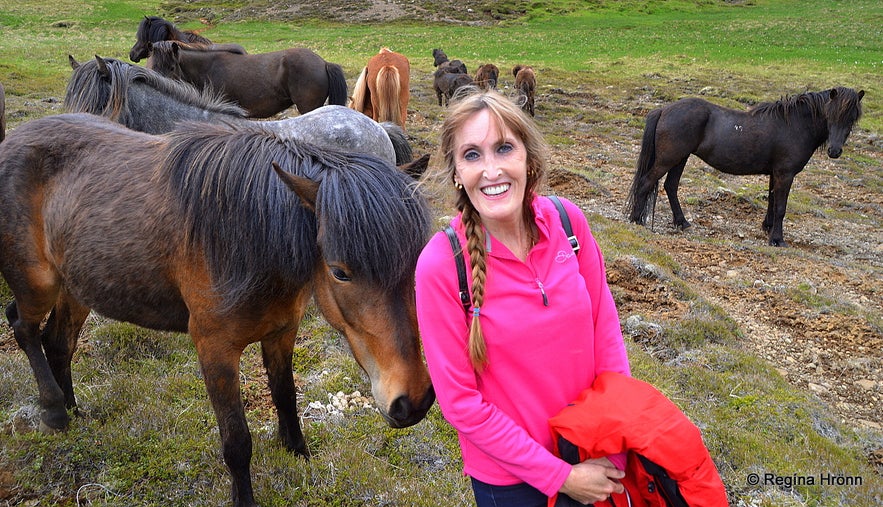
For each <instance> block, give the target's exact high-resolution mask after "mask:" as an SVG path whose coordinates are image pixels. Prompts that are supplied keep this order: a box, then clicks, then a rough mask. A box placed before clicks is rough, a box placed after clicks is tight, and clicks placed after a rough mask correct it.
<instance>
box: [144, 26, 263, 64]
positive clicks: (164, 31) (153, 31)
mask: <svg viewBox="0 0 883 507" xmlns="http://www.w3.org/2000/svg"><path fill="white" fill-rule="evenodd" d="M135 39H136V40H135V44H134V45H133V46H132V49H130V50H129V59H131V60H132V61H133V62H140V61H141V60H142V59H143V58H147V57H148V56H150V44H152V43H154V42H159V41H162V40H176V41H179V42H184V43H186V44H194V45H202V46H206V47H211V48H213V49H218V50H222V51H233V52H238V53H241V54H246V53H247V52H246V51H245V48H243V47H242V46H240V45H239V44H215V43H213V42H212V41H210V40H208V39H206V38H205V37H203V36H202V35H199V34H198V33H196V32H193V31H190V30H186V31H182V30H179V29H178V27H176V26H175V25H174V23H172V22H171V21H167V20H165V19H163V18H161V17H159V16H144V19H142V20H141V23H139V24H138V31H137V32H136V33H135Z"/></svg>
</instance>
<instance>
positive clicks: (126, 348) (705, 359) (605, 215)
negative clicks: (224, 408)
mask: <svg viewBox="0 0 883 507" xmlns="http://www.w3.org/2000/svg"><path fill="white" fill-rule="evenodd" d="M144 15H161V16H163V17H166V18H167V19H171V20H174V21H175V22H176V23H178V24H179V26H180V27H181V28H183V29H193V30H199V31H200V32H201V33H202V34H203V35H204V36H207V37H209V38H210V39H212V40H214V41H216V42H236V43H239V44H242V45H243V46H245V47H246V48H247V49H248V50H249V51H250V52H263V51H272V50H277V49H282V48H287V47H295V46H302V47H309V48H312V49H313V50H315V51H316V52H317V53H319V54H320V55H321V56H323V57H324V58H325V59H327V60H329V61H333V62H337V63H340V64H341V65H342V66H343V67H344V70H345V72H346V75H347V78H348V79H349V81H350V85H352V83H353V82H354V80H355V77H356V75H357V73H358V71H359V70H360V69H361V66H362V65H363V64H364V61H365V60H366V59H367V58H368V57H369V56H371V55H373V54H374V53H376V51H377V49H378V48H379V47H381V46H388V47H391V48H392V49H395V50H396V51H399V52H402V53H404V54H405V55H406V56H408V57H409V58H410V59H411V65H412V85H411V87H412V98H411V104H410V107H409V110H410V114H409V132H408V133H409V137H410V139H411V141H412V143H413V144H414V147H415V151H417V152H418V153H423V152H430V151H432V149H433V148H434V147H435V143H436V136H437V126H438V124H439V122H440V120H441V119H442V118H443V116H444V110H443V109H442V108H440V107H438V106H437V105H436V103H435V95H434V93H433V92H432V89H431V72H432V70H433V67H432V58H431V56H430V54H431V51H432V49H433V48H436V47H440V48H443V49H444V50H445V51H446V52H447V53H448V54H449V55H451V56H452V57H459V58H462V59H463V60H464V61H465V62H467V64H468V65H469V69H470V71H471V70H473V69H474V68H476V67H477V65H478V64H481V63H486V62H493V63H496V64H497V65H498V66H499V67H500V68H501V69H509V68H511V66H512V65H514V64H516V63H527V64H531V65H533V66H534V67H535V68H536V69H537V70H538V74H539V76H540V102H539V106H538V110H539V113H538V122H539V123H540V124H541V127H542V129H543V131H544V132H545V134H546V135H547V137H548V138H549V140H550V142H551V143H552V145H553V165H556V166H560V167H561V168H563V169H566V170H562V171H561V172H560V173H556V174H555V175H554V176H555V177H554V178H552V181H551V182H550V185H551V186H552V188H553V189H554V190H556V191H557V192H558V193H560V194H562V195H565V196H568V197H570V198H572V199H573V200H574V201H576V202H578V203H579V204H580V205H581V206H583V208H584V209H585V210H586V213H587V215H589V217H590V221H591V223H592V227H593V230H594V231H595V233H596V235H597V236H598V238H599V241H600V242H601V246H602V249H603V251H604V253H605V258H606V260H607V263H608V275H609V276H610V277H611V286H612V290H613V291H614V296H615V298H616V300H617V305H618V306H619V308H620V313H621V320H622V323H623V329H624V334H625V335H626V337H627V342H628V343H627V345H628V349H629V354H630V358H631V361H632V364H633V372H634V374H635V375H636V376H637V377H639V378H642V379H645V380H647V381H650V382H652V383H653V384H654V385H656V386H657V387H658V388H659V389H660V390H662V391H663V392H664V393H665V394H667V395H668V396H669V397H670V398H672V399H673V400H674V401H675V402H676V403H677V404H678V405H679V406H680V407H681V408H682V409H683V410H684V411H685V412H686V413H687V414H688V415H689V416H690V417H691V419H692V420H693V421H695V422H696V423H697V425H698V426H699V427H700V428H701V429H702V431H703V436H704V438H705V440H706V443H707V445H708V447H709V450H710V451H711V453H712V456H713V457H714V459H715V462H716V464H717V465H718V468H719V470H720V472H721V475H722V477H723V479H724V482H725V484H726V486H727V489H728V493H729V494H730V498H731V501H732V504H733V505H740V506H770V507H772V506H832V507H833V506H841V505H850V506H859V507H862V506H876V505H879V504H881V503H883V479H881V476H880V473H881V470H883V431H881V428H883V417H881V416H880V410H879V407H880V406H881V404H883V382H881V381H880V380H879V379H880V374H881V373H880V372H881V369H883V360H881V357H880V349H881V347H883V317H881V315H883V308H881V303H880V301H881V300H883V298H881V294H883V282H881V281H880V280H881V279H883V263H881V261H880V260H879V259H880V255H881V251H880V245H883V232H881V231H883V227H881V216H883V204H881V203H883V197H881V196H883V174H881V172H880V167H881V164H883V141H881V138H880V132H881V131H883V99H881V97H883V79H881V77H880V76H881V75H883V53H881V48H883V28H881V27H883V6H881V5H880V3H879V2H878V1H873V0H857V1H851V2H830V1H824V0H809V1H797V0H794V1H792V0H783V1H771V0H745V1H738V0H735V1H734V0H726V1H725V0H697V1H684V0H658V1H653V0H649V1H637V0H629V1H620V2H614V1H606V0H598V1H591V2H586V1H574V0H550V1H545V2H528V1H516V0H510V1H506V2H482V1H472V0H467V1H465V2H447V1H436V0H415V1H412V2H404V1H402V2H398V1H396V0H393V1H392V2H387V1H386V0H379V1H367V0H366V1H357V2H350V1H347V2H344V1H336V0H334V1H330V2H321V3H319V2H316V3H315V5H306V6H305V5H301V4H300V3H294V2H292V3H280V2H272V1H261V0H256V1H248V2H246V1H226V2H208V1H205V2H203V1H166V2H160V1H144V0H124V1H114V2H110V1H94V2H88V3H84V2H79V1H73V0H54V1H51V2H50V1H48V0H34V1H21V2H5V3H3V4H2V5H0V83H3V85H4V86H5V88H6V95H7V116H8V121H9V129H10V130H14V129H15V128H16V127H17V126H18V125H20V124H21V123H23V122H25V121H28V120H30V119H33V118H37V117H40V116H44V115H47V114H54V113H58V112H61V106H60V103H61V100H62V98H63V93H64V87H65V84H66V81H67V78H68V76H69V75H70V67H69V66H68V61H67V55H68V54H72V55H73V56H75V57H76V58H77V59H79V60H85V59H88V58H91V57H92V55H95V54H98V55H101V56H106V57H115V58H120V59H124V60H127V59H128V52H129V49H130V48H131V46H132V44H133V43H134V34H135V29H136V27H137V24H138V22H139V20H140V19H141V18H142V17H143V16H144ZM507 78H508V76H507ZM507 83H508V79H507V80H504V84H507ZM837 85H842V86H848V87H853V88H856V89H859V88H861V89H864V90H865V91H866V96H865V99H864V101H863V104H864V116H863V118H862V120H861V122H860V123H859V125H858V127H857V128H856V130H855V131H854V133H853V135H852V136H851V137H850V142H849V143H848V145H847V147H846V149H845V153H844V157H843V158H842V159H840V160H838V161H836V162H830V161H827V160H823V159H822V157H820V156H816V157H814V161H813V162H812V164H811V167H808V168H807V170H806V173H807V174H804V175H801V176H799V177H798V180H799V181H800V182H801V183H802V185H795V187H796V188H795V190H794V192H793V194H792V200H791V201H789V211H788V212H789V217H793V219H792V220H791V221H789V222H786V239H789V240H791V238H792V237H793V238H794V246H793V247H792V248H789V249H773V248H770V247H766V245H765V239H764V238H763V236H762V234H760V233H758V232H757V231H756V230H755V229H757V225H758V224H759V222H760V220H761V219H762V213H763V210H764V209H765V206H766V204H765V195H764V193H765V188H766V187H765V185H766V183H765V181H763V180H756V181H755V180H744V179H736V178H729V177H726V176H721V175H719V174H717V173H716V172H714V171H712V170H710V169H707V168H704V167H701V165H691V166H690V167H689V168H688V171H687V172H685V180H688V179H689V180H690V181H685V182H684V186H685V187H687V188H686V189H685V193H684V202H685V208H687V207H689V208H691V210H692V213H694V214H695V215H696V216H697V217H698V219H697V220H694V222H695V223H696V227H694V228H693V229H695V230H696V231H698V232H690V233H688V234H682V235H680V234H678V235H676V234H674V233H671V232H668V231H661V229H660V226H659V225H657V226H656V230H655V231H651V230H649V229H648V228H643V227H637V226H634V225H633V224H627V223H624V220H622V217H621V215H619V214H618V213H619V210H618V208H619V206H621V204H614V203H621V199H620V198H621V194H622V192H624V190H623V187H624V186H626V187H627V178H628V174H629V172H630V171H633V167H634V162H635V158H636V156H637V149H638V144H639V140H640V133H641V129H642V128H643V117H644V115H645V114H646V112H647V111H649V109H651V108H653V107H657V106H659V105H662V104H665V103H667V102H670V101H673V100H675V99H677V98H680V97H683V96H703V97H705V98H707V99H709V100H712V101H714V102H717V103H720V104H722V105H727V106H730V107H736V108H744V107H747V106H750V105H753V104H755V103H757V102H760V101H768V100H775V99H777V98H779V97H780V96H782V95H787V94H796V93H800V92H802V91H806V90H812V91H817V90H821V89H825V88H829V87H832V86H837ZM0 184H2V182H0ZM428 188H429V189H432V187H431V186H430V187H428ZM569 190H572V193H570V191H569ZM690 190H692V192H690ZM663 200H664V199H660V203H661V202H662V201H663ZM0 205H2V203H0ZM657 211H658V213H659V214H660V217H661V216H662V212H663V207H662V204H660V205H659V206H658V208H657ZM664 211H666V212H667V209H665V210H664ZM446 212H447V210H445V209H443V208H441V207H440V208H439V209H438V214H439V216H442V215H443V214H445V213H446ZM733 214H736V215H737V216H736V218H732V217H733ZM742 218H745V220H744V221H747V222H750V226H751V228H750V229H745V231H749V232H743V230H742V229H739V228H737V226H736V225H732V224H730V222H733V223H739V222H741V221H743V220H742ZM659 220H660V222H661V221H662V219H661V218H659ZM820 223H821V224H822V225H818V224H820ZM839 229H842V230H841V231H839V232H838V230H839ZM835 233H836V234H837V235H836V236H835ZM789 235H790V236H789ZM740 236H741V237H740ZM831 238H834V239H831ZM816 240H818V241H816ZM858 243H861V244H858ZM856 273H858V275H859V277H857V276H856ZM712 289H714V290H712ZM9 300H11V294H10V293H9V290H8V288H7V287H6V285H5V283H4V282H3V281H2V280H0V304H3V305H5V304H6V303H7V302H8V301H9ZM767 312H770V314H769V316H768V318H766V317H764V318H761V316H766V315H767ZM773 312H778V313H773ZM300 335H301V336H300V343H299V345H298V348H297V349H296V350H295V357H296V361H295V371H296V375H297V379H296V380H297V384H298V387H299V393H300V395H301V397H300V399H299V408H300V410H301V412H302V422H303V426H304V429H305V432H306V434H307V439H308V444H309V446H310V448H311V450H312V453H313V457H312V459H311V460H310V461H305V460H303V459H300V458H296V457H294V456H291V455H289V454H288V453H286V452H285V451H284V450H282V449H281V447H280V446H279V445H278V443H277V442H276V440H275V438H274V433H275V416H274V413H273V410H272V404H271V402H270V401H269V396H268V392H267V389H266V381H265V378H264V373H263V368H262V367H261V359H260V353H259V351H258V349H257V347H250V348H248V349H246V354H245V356H244V357H243V360H242V370H243V373H242V382H243V393H244V394H243V396H244V399H245V400H246V411H247V413H248V417H249V424H250V427H251V429H252V434H253V437H254V442H255V453H254V459H253V462H252V463H253V479H254V483H255V489H256V495H257V498H258V501H259V502H260V503H261V504H262V505H267V506H270V505H280V506H281V505H298V506H300V505H305V506H325V505H365V506H376V505H395V506H423V505H426V506H429V505H438V504H439V499H440V498H442V499H444V504H445V505H452V506H454V505H464V506H465V505H470V503H471V492H470V491H469V488H468V483H467V482H466V480H465V479H464V478H463V477H462V476H461V474H460V460H459V451H458V447H457V442H456V436H455V434H454V432H453V430H452V429H451V428H450V427H449V426H448V425H447V424H446V423H445V422H444V420H443V418H442V417H441V414H440V413H439V411H438V408H437V407H435V408H433V410H432V411H431V412H430V415H429V417H428V418H427V419H426V420H425V421H423V422H421V423H420V424H418V425H416V426H414V427H412V428H408V429H404V430H393V429H390V428H388V427H387V426H386V425H385V424H384V423H383V421H382V419H381V417H380V416H379V414H377V413H376V411H374V410H373V409H371V408H366V407H365V406H364V404H363V400H362V396H361V394H360V393H368V392H370V387H369V385H368V383H367V380H366V378H365V376H364V374H363V373H362V372H361V371H360V370H359V368H358V366H357V365H356V364H355V362H354V361H353V360H352V358H351V356H350V355H349V352H348V350H347V349H346V346H345V344H344V342H343V341H342V340H341V337H340V336H339V335H338V334H337V333H336V332H335V331H333V330H332V329H330V328H329V327H328V325H327V324H326V323H325V321H324V320H323V319H322V318H321V316H320V315H319V314H318V313H317V312H316V311H315V310H312V313H311V314H310V315H309V317H308V319H307V320H306V321H305V322H304V324H303V325H302V327H301V331H300ZM808 335H811V336H813V337H815V336H819V337H821V338H819V340H820V341H819V342H818V343H822V344H823V345H824V346H823V345H819V346H817V347H816V346H815V345H814V346H813V347H809V346H806V345H805V344H804V342H803V341H802V340H804V339H805V338H806V337H807V336H808ZM771 337H772V340H774V341H775V342H780V343H782V344H785V343H786V341H787V343H788V344H792V345H793V347H792V348H791V349H788V350H785V349H780V348H778V347H777V348H772V347H768V348H767V349H765V350H764V349H763V347H761V348H760V349H757V348H753V347H752V343H754V342H756V341H757V340H760V339H770V338H771ZM830 337H834V338H836V339H835V340H831V341H828V342H825V341H824V339H825V338H830ZM853 342H855V343H853ZM848 345H850V346H851V347H852V348H848V349H847V348H846V347H847V346H848ZM783 346H784V345H783ZM839 351H848V352H844V353H842V356H838V357H836V358H835V359H836V361H835V360H830V361H828V360H826V357H827V356H828V355H832V354H839V353H840V352H839ZM808 365H812V367H811V368H810V366H808ZM829 368H831V369H829ZM816 370H818V372H819V373H818V374H816V373H815V372H816ZM813 375H815V376H813ZM856 375H859V376H856ZM862 375H863V376H862ZM74 378H75V389H76V390H77V395H78V399H79V402H80V412H81V414H80V416H79V417H76V418H74V420H73V424H72V426H71V429H70V430H69V431H68V432H66V433H63V434H56V435H44V434H41V433H39V432H35V431H33V427H34V424H35V421H36V410H37V409H36V403H37V400H36V386H35V384H34V381H33V376H32V374H31V372H30V368H29V366H28V364H27V361H26V359H25V358H24V354H23V353H21V351H20V350H18V349H17V346H16V345H15V341H14V339H13V337H12V333H11V330H10V329H9V327H8V326H7V325H6V323H5V320H3V321H2V322H0V434H2V438H0V505H2V504H3V502H6V503H8V504H12V505H16V504H22V505H86V504H91V505H120V506H122V505H126V506H130V505H156V504H172V505H224V504H225V502H226V501H227V498H228V478H227V472H226V469H225V468H224V465H223V462H222V460H221V457H220V453H219V437H218V430H217V425H216V423H215V420H214V415H213V413H212V411H211V408H210V406H209V404H208V401H207V399H206V395H205V388H204V385H203V384H202V380H201V378H200V376H199V368H198V365H197V362H196V357H195V353H194V351H193V346H192V345H191V343H190V341H189V338H188V337H187V336H185V335H175V334H165V333H157V332H152V331H147V330H144V329H140V328H136V327H133V326H129V325H126V324H120V323H116V322H111V321H108V320H106V319H103V318H101V317H98V316H93V317H91V318H90V320H89V322H88V324H87V330H86V332H85V333H84V336H83V337H82V340H81V346H80V349H79V351H78V353H77V357H76V359H75V366H74ZM820 379H821V380H820ZM838 379H846V380H844V381H843V382H842V383H841V384H842V385H841V384H836V383H837V382H838V381H839V380H838ZM856 379H859V380H856ZM868 379H870V380H868ZM865 380H867V381H869V382H871V384H862V383H861V381H865ZM826 382H831V385H826ZM835 384H836V385H835ZM843 386H845V387H843ZM863 386H869V387H868V388H867V389H865V387H863ZM841 387H843V389H845V390H846V391H848V393H847V394H849V393H852V394H854V395H855V396H853V397H852V398H848V399H846V398H843V399H841V398H837V397H836V396H835V395H837V394H838V393H840V392H841V391H840V388H841ZM856 393H857V394H856ZM752 474H757V476H759V477H761V479H763V478H764V477H765V476H767V474H768V476H769V477H770V480H771V481H776V480H778V481H779V483H778V484H760V485H757V484H753V483H752V480H753V478H754V477H755V475H752ZM823 477H831V478H833V479H834V483H831V484H821V482H822V478H823ZM809 478H811V479H812V482H814V484H805V483H806V482H808V479H809ZM840 479H842V480H840ZM838 480H840V482H838ZM801 482H802V483H804V484H799V483H801ZM844 482H849V483H848V484H843V483H844Z"/></svg>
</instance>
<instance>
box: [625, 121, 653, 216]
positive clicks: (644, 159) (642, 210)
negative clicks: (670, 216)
mask: <svg viewBox="0 0 883 507" xmlns="http://www.w3.org/2000/svg"><path fill="white" fill-rule="evenodd" d="M661 115H662V109H655V110H653V111H650V114H648V115H647V123H646V125H645V126H644V136H643V138H642V139H641V154H640V155H639V156H638V166H637V169H636V170H635V178H634V179H633V180H632V187H631V189H630V190H629V195H628V199H627V200H626V205H625V206H626V209H625V214H626V215H628V217H629V220H630V221H631V222H635V223H639V224H645V223H647V219H648V218H650V216H651V215H652V214H653V211H654V209H655V208H656V196H657V194H658V193H659V180H656V183H655V184H654V185H653V188H652V189H651V190H650V192H648V193H647V195H646V196H645V197H644V198H643V199H642V200H641V202H638V201H637V197H638V195H637V194H638V189H639V188H641V187H642V186H643V185H644V183H645V180H646V179H647V176H648V175H649V174H650V170H651V169H652V168H653V164H654V163H655V162H656V125H657V124H658V123H659V117H660V116H661Z"/></svg>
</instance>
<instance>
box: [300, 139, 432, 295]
mask: <svg viewBox="0 0 883 507" xmlns="http://www.w3.org/2000/svg"><path fill="white" fill-rule="evenodd" d="M348 159H349V160H348V162H347V165H346V166H345V167H338V168H333V169H325V170H324V171H323V175H322V183H321V186H320V189H319V196H318V200H319V202H318V203H317V211H318V213H319V215H320V219H321V220H322V227H323V228H324V233H323V244H322V252H323V254H324V255H325V257H326V259H327V260H332V261H338V262H343V263H344V264H346V265H347V266H348V267H349V268H350V269H351V270H353V271H354V272H356V273H358V274H359V275H361V276H365V277H367V278H369V279H370V280H371V281H372V283H375V284H377V285H379V286H381V287H383V288H385V289H389V290H391V289H395V288H400V287H401V286H402V284H403V283H410V281H411V279H412V277H413V273H414V267H415V266H416V263H417V257H418V256H419V254H420V251H421V249H422V248H423V246H424V244H425V242H426V240H427V238H428V235H429V231H430V226H431V221H430V213H429V208H428V205H427V203H426V200H425V199H424V197H423V196H422V195H421V194H420V192H419V190H418V189H417V188H416V186H415V185H414V182H413V180H412V179H411V178H410V177H408V176H407V175H405V174H404V173H402V172H401V171H399V170H398V169H396V168H395V167H393V166H391V165H390V164H389V163H387V162H385V161H382V160H380V159H377V158H374V157H371V156H367V155H352V156H350V157H348Z"/></svg>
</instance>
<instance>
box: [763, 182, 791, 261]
mask: <svg viewBox="0 0 883 507" xmlns="http://www.w3.org/2000/svg"><path fill="white" fill-rule="evenodd" d="M770 178H771V181H772V190H771V191H770V204H769V205H768V209H769V211H768V212H767V214H769V213H770V212H771V213H772V227H771V228H770V231H769V232H770V239H769V242H770V245H772V246H788V244H787V243H785V238H784V232H783V230H782V222H783V221H784V220H785V209H786V208H787V207H788V194H789V193H790V192H791V184H792V183H793V182H794V175H793V174H791V173H786V174H784V175H782V176H779V177H773V176H771V177H770Z"/></svg>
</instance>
